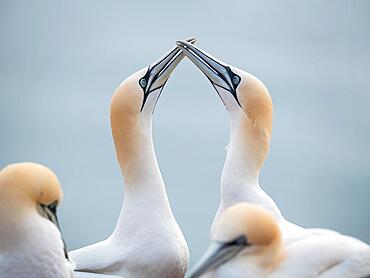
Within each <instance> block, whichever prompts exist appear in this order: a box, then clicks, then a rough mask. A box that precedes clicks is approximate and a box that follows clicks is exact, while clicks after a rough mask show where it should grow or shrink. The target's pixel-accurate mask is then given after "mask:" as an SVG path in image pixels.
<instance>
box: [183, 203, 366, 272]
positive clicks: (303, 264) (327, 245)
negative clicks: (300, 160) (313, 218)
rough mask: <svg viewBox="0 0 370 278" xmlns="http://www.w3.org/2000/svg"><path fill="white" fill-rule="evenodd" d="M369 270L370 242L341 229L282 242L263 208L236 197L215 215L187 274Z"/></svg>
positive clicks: (278, 232) (275, 224) (277, 227)
mask: <svg viewBox="0 0 370 278" xmlns="http://www.w3.org/2000/svg"><path fill="white" fill-rule="evenodd" d="M367 275H370V247H369V246H368V245H366V244H365V243H363V242H361V241H358V240H356V239H354V238H350V237H347V236H343V235H339V234H327V235H316V236H312V237H310V238H309V239H306V240H302V241H299V242H297V243H296V244H291V245H287V246H286V245H284V242H283V239H282V236H281V231H280V228H279V225H278V223H277V221H276V220H275V218H274V217H273V216H272V215H271V214H270V213H269V212H268V211H267V210H265V209H263V208H262V207H260V206H257V205H255V204H251V203H238V204H235V205H233V206H231V207H229V208H227V209H226V210H225V212H224V213H223V214H222V215H221V216H220V217H219V218H218V219H217V221H216V222H215V226H214V233H213V235H212V245H211V246H210V247H209V249H208V250H207V251H206V253H205V254H204V255H203V257H202V258H201V259H200V260H199V262H198V263H197V264H196V265H195V267H194V268H193V269H192V270H191V271H190V273H189V276H188V277H189V278H196V277H200V276H202V277H214V278H221V277H222V278H223V277H228V278H245V277H253V278H262V277H269V278H284V277H288V278H290V277H307V278H313V277H327V278H329V277H331V278H338V277H346V278H351V277H353V278H355V277H357V278H359V277H369V276H367Z"/></svg>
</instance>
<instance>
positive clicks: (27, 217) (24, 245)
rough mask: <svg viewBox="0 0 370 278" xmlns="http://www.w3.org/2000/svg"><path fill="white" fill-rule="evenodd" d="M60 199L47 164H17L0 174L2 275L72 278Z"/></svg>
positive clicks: (23, 277)
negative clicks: (60, 219) (62, 233)
mask: <svg viewBox="0 0 370 278" xmlns="http://www.w3.org/2000/svg"><path fill="white" fill-rule="evenodd" d="M61 200H62V190H61V188H60V185H59V181H58V179H57V177H56V176H55V174H54V173H53V172H52V171H51V170H50V169H48V168H46V167H45V166H42V165H40V164H35V163H17V164H11V165H9V166H7V167H5V168H4V169H3V170H2V171H1V172H0V277H2V278H15V277H17V278H50V277H55V278H69V277H72V275H73V274H72V273H73V266H72V264H71V262H70V261H69V259H68V254H67V251H66V247H65V245H64V241H63V238H62V235H61V232H60V229H59V224H58V218H57V214H56V210H57V206H58V205H59V204H60V202H61Z"/></svg>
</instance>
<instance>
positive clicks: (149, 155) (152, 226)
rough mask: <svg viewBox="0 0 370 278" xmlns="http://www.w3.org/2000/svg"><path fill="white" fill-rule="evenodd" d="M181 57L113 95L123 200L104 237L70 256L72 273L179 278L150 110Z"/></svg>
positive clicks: (176, 232) (181, 258) (181, 247)
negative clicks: (123, 192) (115, 223)
mask: <svg viewBox="0 0 370 278" xmlns="http://www.w3.org/2000/svg"><path fill="white" fill-rule="evenodd" d="M194 41H195V40H194V39H190V40H189V42H191V43H193V42H194ZM183 57H184V55H183V54H182V52H181V50H180V49H179V48H177V47H176V48H174V49H173V50H171V51H170V52H169V53H168V54H166V55H165V56H164V57H163V58H161V59H160V60H159V61H157V62H155V63H153V64H151V65H150V66H149V67H146V68H144V69H141V70H139V71H138V72H136V73H134V74H132V75H131V76H130V77H128V78H127V79H126V80H125V81H123V83H122V84H121V85H120V86H119V87H118V89H117V90H116V92H115V93H114V96H113V98H112V103H111V111H110V113H111V127H112V133H113V138H114V143H115V147H116V152H117V158H118V162H119V165H120V167H121V171H122V174H123V177H124V180H125V196H124V202H123V206H122V210H121V214H120V217H119V219H118V222H117V225H116V228H115V230H114V232H113V233H112V235H111V236H109V238H107V239H106V240H103V241H101V242H98V243H96V244H93V245H90V246H87V247H84V248H81V249H78V250H75V251H72V252H71V253H70V255H71V257H72V258H73V260H74V262H75V263H76V270H79V271H86V272H95V273H105V274H114V275H119V276H122V277H135V278H136V277H140V278H145V277H161V278H166V277H168V278H176V277H184V274H185V272H186V269H187V263H188V260H189V251H188V247H187V244H186V241H185V239H184V236H183V234H182V232H181V230H180V228H179V226H178V224H177V222H176V220H175V218H174V216H173V214H172V211H171V208H170V205H169V202H168V199H167V194H166V190H165V186H164V183H163V180H162V176H161V173H160V170H159V167H158V164H157V159H156V156H155V152H154V147H153V139H152V114H153V110H154V107H155V105H156V102H157V100H158V98H159V95H160V93H161V91H162V89H163V87H164V85H165V83H166V81H167V80H168V78H169V77H170V75H171V73H172V71H173V70H174V69H175V67H176V66H177V64H178V63H179V62H180V61H181V60H182V59H183Z"/></svg>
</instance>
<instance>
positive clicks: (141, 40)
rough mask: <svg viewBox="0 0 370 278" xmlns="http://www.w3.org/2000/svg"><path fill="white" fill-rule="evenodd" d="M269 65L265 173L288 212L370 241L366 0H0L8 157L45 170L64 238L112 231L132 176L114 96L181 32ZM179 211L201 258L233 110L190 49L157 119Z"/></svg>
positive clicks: (254, 65) (369, 16)
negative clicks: (117, 132) (119, 143)
mask: <svg viewBox="0 0 370 278" xmlns="http://www.w3.org/2000/svg"><path fill="white" fill-rule="evenodd" d="M189 36H197V37H198V45H199V46H200V47H201V48H203V49H205V50H207V51H208V52H209V53H211V54H213V55H214V56H216V57H218V58H219V59H221V60H223V61H225V62H227V63H229V64H231V65H234V66H237V67H239V68H242V69H244V70H246V71H248V72H251V73H253V74H254V75H256V76H257V77H259V78H260V79H261V80H263V82H264V83H265V85H266V86H267V87H268V89H269V91H270V94H271V96H272V99H273V103H274V129H273V137H272V144H271V151H270V154H269V156H268V159H267V161H266V164H265V166H264V168H263V170H262V175H261V178H260V183H261V185H262V186H263V188H264V189H265V190H266V191H267V192H268V194H270V195H271V196H272V198H273V199H274V200H275V201H276V203H277V204H278V206H279V207H280V209H281V210H282V212H283V214H284V215H285V216H286V217H287V218H288V219H289V220H291V221H293V222H295V223H297V224H299V225H302V226H304V227H325V228H331V229H336V230H338V231H340V232H342V233H345V234H349V235H352V236H355V237H358V238H360V239H362V240H364V241H366V242H368V243H370V232H369V231H370V202H369V195H370V171H369V170H370V109H369V107H370V89H369V87H370V2H368V1H293V0H290V1H245V0H240V1H199V0H198V1H191V0H189V1H182V2H175V1H117V0H115V1H113V0H112V1H97V0H83V1H72V0H67V1H55V0H51V1H41V0H32V1H26V0H22V1H20V0H13V1H3V0H1V1H0V129H1V135H0V167H4V166H5V165H6V164H9V163H12V162H18V161H35V162H39V163H43V164H46V165H47V166H49V167H51V168H52V169H53V170H54V171H55V172H56V174H57V175H58V177H59V179H60V181H61V183H62V186H63V191H64V202H63V204H62V206H61V208H60V209H59V217H60V222H61V226H62V230H63V233H64V236H65V239H66V242H67V244H68V246H69V248H70V249H75V248H78V247H82V246H84V245H87V244H91V243H94V242H96V241H98V240H101V239H104V238H106V237H107V236H109V235H110V233H111V232H112V231H113V229H114V226H115V223H116V220H117V218H118V215H119V212H120V209H121V205H122V200H123V194H124V184H123V180H122V177H121V174H120V170H119V167H118V164H117V161H116V158H115V151H114V147H113V141H112V137H111V131H110V124H109V105H110V99H111V96H112V93H113V91H114V90H115V88H116V87H117V86H118V85H119V84H120V82H121V81H122V80H124V79H125V78H126V77H127V76H129V75H130V74H131V73H133V72H135V71H137V70H138V69H141V68H143V67H145V66H147V65H149V64H150V63H152V62H153V61H154V60H156V59H157V58H159V57H160V56H162V54H164V53H165V52H166V51H167V50H168V49H170V48H171V47H173V46H174V45H175V41H176V40H177V39H182V38H186V37H189ZM153 121H154V122H153V132H154V141H155V148H156V152H157V157H158V161H159V164H160V168H161V170H162V174H163V177H164V180H165V183H166V187H167V192H168V196H169V199H170V202H171V206H172V209H173V212H174V214H175V216H176V219H177V220H178V222H179V224H180V226H181V228H182V230H183V232H184V234H185V237H186V239H187V241H188V244H189V248H190V252H191V259H192V262H194V261H195V260H196V259H197V258H199V256H200V254H201V252H202V251H203V250H204V248H205V247H206V246H207V245H208V239H209V228H210V225H211V222H212V220H213V217H214V214H215V212H216V209H217V207H218V202H219V180H220V175H221V171H222V166H223V163H224V159H225V156H226V151H225V150H224V147H225V145H227V143H228V136H229V119H228V114H227V112H226V110H225V108H224V106H223V105H222V102H221V101H220V100H219V99H218V97H217V94H216V93H215V91H214V89H213V88H212V86H211V85H210V84H209V82H208V80H207V79H206V78H205V77H204V76H203V74H201V73H200V72H199V71H198V69H196V68H195V67H194V66H193V65H192V64H191V63H190V62H189V61H188V60H186V59H185V60H184V61H183V63H182V64H180V65H179V66H178V68H177V69H176V71H175V72H174V73H173V76H172V77H171V79H170V80H169V82H167V85H166V87H165V89H164V91H163V92H162V95H161V98H160V100H159V102H158V105H157V107H156V111H155V115H154V119H153Z"/></svg>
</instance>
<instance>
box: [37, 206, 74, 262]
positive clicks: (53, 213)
mask: <svg viewBox="0 0 370 278" xmlns="http://www.w3.org/2000/svg"><path fill="white" fill-rule="evenodd" d="M57 205H58V204H57V203H56V202H54V203H51V204H50V205H48V206H45V205H43V206H42V208H43V209H44V211H45V213H46V216H47V218H48V219H49V220H50V221H51V222H53V223H54V224H55V226H57V228H58V230H59V232H60V235H61V237H62V241H63V249H64V256H65V257H66V259H67V260H69V257H68V251H67V245H66V243H65V241H64V238H63V234H62V230H61V229H60V225H59V221H58V216H57Z"/></svg>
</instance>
